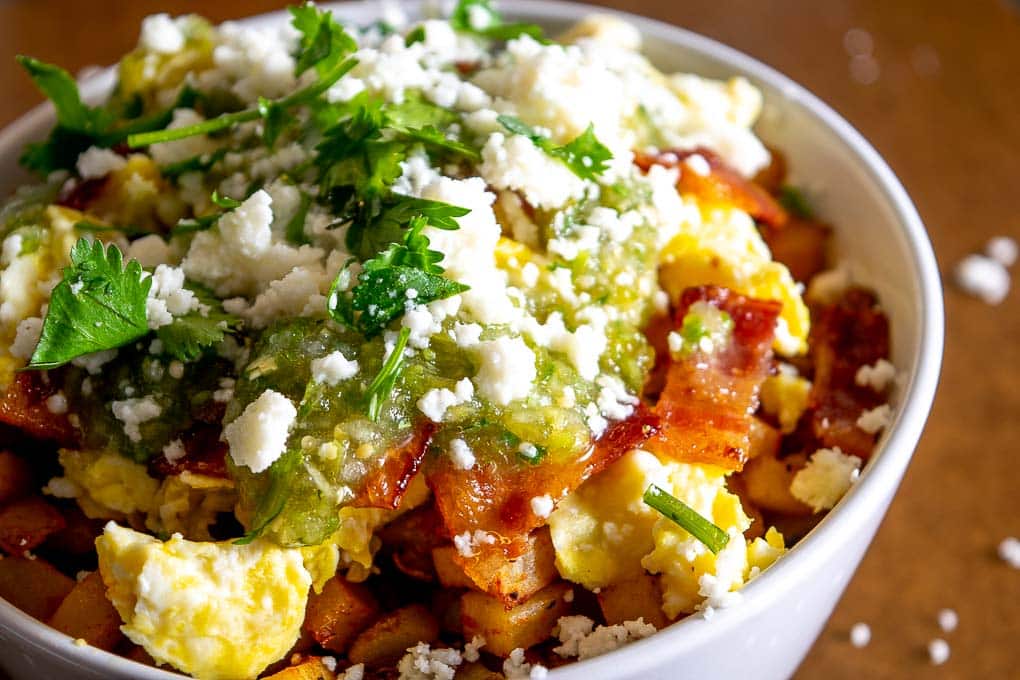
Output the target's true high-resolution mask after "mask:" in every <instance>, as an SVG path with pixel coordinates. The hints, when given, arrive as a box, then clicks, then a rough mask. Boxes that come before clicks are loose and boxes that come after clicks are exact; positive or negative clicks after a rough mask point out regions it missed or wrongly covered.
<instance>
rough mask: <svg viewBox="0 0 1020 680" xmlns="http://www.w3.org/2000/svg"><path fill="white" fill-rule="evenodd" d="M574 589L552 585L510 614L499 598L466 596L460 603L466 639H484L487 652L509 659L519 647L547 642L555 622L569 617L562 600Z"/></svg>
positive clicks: (568, 609) (469, 594) (525, 647)
mask: <svg viewBox="0 0 1020 680" xmlns="http://www.w3.org/2000/svg"><path fill="white" fill-rule="evenodd" d="M571 588H572V586H570V585H568V584H567V583H564V582H562V581H560V582H558V583H553V584H552V585H549V586H546V587H545V588H543V589H542V590H540V591H538V592H537V593H535V594H534V595H532V596H531V597H530V598H529V599H528V601H527V602H524V603H522V604H519V605H517V606H516V607H513V608H512V609H509V610H508V609H507V608H506V607H504V606H503V602H502V600H500V599H499V598H496V597H493V596H491V595H486V594H484V593H476V592H470V591H469V592H466V593H464V595H463V597H462V599H461V620H462V621H463V624H464V638H465V639H468V640H470V639H471V638H473V637H474V636H475V635H481V636H482V637H484V638H485V649H486V650H487V651H489V652H492V653H493V654H496V655H498V656H507V655H509V654H510V652H512V651H513V650H515V649H517V648H518V647H521V648H523V649H527V648H529V647H532V646H533V645H536V644H538V643H539V642H542V641H544V640H546V639H548V637H549V635H550V634H551V633H552V629H553V626H555V625H556V621H558V620H559V618H560V617H561V616H566V615H567V614H569V613H570V605H569V604H568V603H567V602H566V601H565V600H564V599H563V598H564V596H565V595H566V594H567V592H568V591H570V590H571Z"/></svg>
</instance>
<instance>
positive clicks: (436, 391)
mask: <svg viewBox="0 0 1020 680" xmlns="http://www.w3.org/2000/svg"><path fill="white" fill-rule="evenodd" d="M474 394H475V387H474V385H473V384H471V381H470V380H469V379H467V378H463V379H461V380H460V381H458V382H457V384H456V385H455V386H454V388H453V390H448V389H446V388H445V387H440V388H433V389H431V390H429V391H428V392H426V393H425V394H423V395H422V397H421V398H420V399H419V400H418V402H417V406H418V410H419V411H421V412H422V413H424V414H425V415H426V416H428V419H429V420H431V421H432V422H434V423H441V422H443V418H444V417H445V416H446V410H447V409H448V408H450V407H451V406H459V405H460V404H463V403H465V402H468V401H471V398H472V397H473V396H474Z"/></svg>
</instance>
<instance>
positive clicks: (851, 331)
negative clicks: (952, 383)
mask: <svg viewBox="0 0 1020 680" xmlns="http://www.w3.org/2000/svg"><path fill="white" fill-rule="evenodd" d="M808 346H809V347H810V348H811V358H812V359H813V360H814V369H815V373H814V383H813V386H812V388H811V395H810V397H809V399H808V409H809V413H810V419H811V421H810V422H811V429H812V432H813V434H814V436H815V438H816V439H817V440H818V442H819V443H820V445H821V446H824V447H827V448H832V447H835V446H838V447H839V448H840V449H841V450H842V451H843V453H846V454H848V455H854V456H858V457H860V458H863V459H865V460H867V459H868V457H869V456H870V455H871V450H872V448H874V445H875V435H872V434H868V433H867V432H865V431H864V430H862V429H861V428H859V427H857V418H858V417H860V415H861V413H862V412H863V411H865V410H867V409H872V408H875V407H876V406H878V405H880V404H882V403H884V402H885V398H884V397H883V395H879V394H876V393H875V392H874V391H873V390H871V389H870V388H868V387H859V386H858V385H857V384H856V382H855V378H856V376H857V371H858V369H860V367H861V366H865V365H871V364H874V363H875V362H876V361H878V360H879V359H885V358H887V357H888V356H889V321H888V319H886V316H885V314H884V313H883V312H882V311H881V310H880V309H879V308H878V307H877V300H876V299H875V296H874V295H873V294H872V293H871V292H869V291H866V290H863V289H860V288H851V289H850V290H848V291H847V292H846V293H844V295H843V297H842V298H841V299H840V300H838V301H837V302H835V303H833V304H831V305H827V306H825V307H822V308H820V309H816V310H815V319H814V321H813V322H812V324H811V338H810V340H809V342H808Z"/></svg>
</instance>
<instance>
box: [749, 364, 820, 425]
mask: <svg viewBox="0 0 1020 680" xmlns="http://www.w3.org/2000/svg"><path fill="white" fill-rule="evenodd" d="M810 394H811V381H809V380H805V379H804V378H801V377H800V376H798V375H790V374H787V373H782V372H780V373H779V375H773V376H769V377H768V378H765V381H764V382H763V383H762V385H761V406H762V408H763V409H764V410H765V412H766V413H768V414H770V415H773V416H775V417H776V420H778V421H779V428H780V429H781V430H782V431H783V433H784V434H789V433H790V432H793V431H794V430H795V429H796V427H797V422H798V421H799V420H800V417H801V415H803V414H804V410H805V409H806V408H807V404H808V396H809V395H810Z"/></svg>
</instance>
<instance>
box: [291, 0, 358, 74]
mask: <svg viewBox="0 0 1020 680" xmlns="http://www.w3.org/2000/svg"><path fill="white" fill-rule="evenodd" d="M288 11H289V12H290V14H291V17H292V19H291V25H292V26H293V27H294V28H296V29H297V31H298V32H299V33H300V34H301V41H300V44H299V46H298V52H297V55H295V60H296V62H297V65H296V67H295V75H301V74H302V73H304V72H305V71H307V70H308V69H310V68H312V67H314V68H315V69H316V70H317V71H318V72H319V75H320V76H323V75H325V74H327V73H329V72H330V71H332V70H333V68H335V67H336V65H337V64H339V63H340V61H342V60H343V58H344V57H346V56H347V55H348V54H350V53H352V52H354V51H355V50H357V49H358V44H357V43H356V42H355V41H354V39H353V38H352V37H351V36H350V35H348V34H347V32H346V31H345V30H344V29H343V27H342V26H340V24H338V23H337V22H336V21H335V20H334V19H333V13H332V12H329V11H322V10H320V9H319V8H317V7H316V6H315V5H314V4H313V3H311V2H306V3H304V4H303V5H300V6H297V7H289V8H288Z"/></svg>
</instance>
